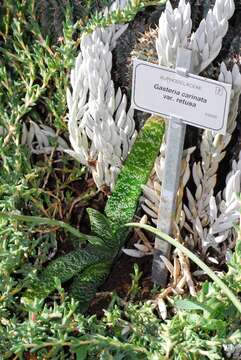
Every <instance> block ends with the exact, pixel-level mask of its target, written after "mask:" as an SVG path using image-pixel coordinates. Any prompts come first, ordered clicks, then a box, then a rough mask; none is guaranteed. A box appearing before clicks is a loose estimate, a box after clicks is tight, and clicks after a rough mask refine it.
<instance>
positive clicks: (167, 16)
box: [156, 0, 235, 74]
mask: <svg viewBox="0 0 241 360" xmlns="http://www.w3.org/2000/svg"><path fill="white" fill-rule="evenodd" d="M234 9H235V6H234V2H233V0H216V2H215V6H214V9H213V10H211V9H210V10H209V12H208V14H207V16H206V19H203V20H202V21H201V23H200V25H199V27H198V29H197V30H196V31H195V32H194V33H192V34H191V29H192V21H191V8H190V4H189V3H186V1H185V0H180V2H179V5H178V8H176V9H173V8H172V6H171V4H170V2H169V1H167V4H166V10H165V11H164V12H163V13H162V15H161V17H160V20H159V32H158V39H157V41H156V49H157V53H158V58H159V63H160V65H165V66H170V67H174V66H175V63H176V56H177V49H178V47H184V48H187V49H191V50H192V52H193V61H192V65H193V69H192V72H193V73H196V74H198V73H200V72H201V71H203V70H204V69H205V68H206V67H207V66H208V65H209V64H210V63H211V62H212V61H213V60H214V59H215V58H216V56H217V55H218V53H219V51H220V50H221V46H222V39H223V37H224V36H225V34H226V32H227V29H228V20H229V19H230V18H231V17H232V15H233V13H234Z"/></svg>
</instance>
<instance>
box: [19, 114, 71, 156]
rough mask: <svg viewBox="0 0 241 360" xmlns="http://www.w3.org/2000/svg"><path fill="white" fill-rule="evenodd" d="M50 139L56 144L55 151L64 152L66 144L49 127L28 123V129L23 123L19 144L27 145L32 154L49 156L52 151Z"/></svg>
mask: <svg viewBox="0 0 241 360" xmlns="http://www.w3.org/2000/svg"><path fill="white" fill-rule="evenodd" d="M51 139H52V140H55V141H56V143H57V144H58V145H57V147H56V150H59V151H66V150H67V149H68V148H69V146H68V144H67V142H66V141H65V140H64V139H63V138H62V137H60V136H58V135H57V134H56V132H55V131H54V130H53V129H52V128H51V127H49V126H46V125H43V124H41V125H38V124H36V123H35V122H34V121H32V120H31V121H30V126H29V129H28V128H27V126H26V125H25V124H24V123H23V128H22V139H21V144H22V145H27V146H28V147H29V149H30V151H31V153H33V154H50V153H51V152H52V150H53V146H52V144H51Z"/></svg>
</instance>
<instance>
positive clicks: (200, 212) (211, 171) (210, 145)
mask: <svg viewBox="0 0 241 360" xmlns="http://www.w3.org/2000/svg"><path fill="white" fill-rule="evenodd" d="M219 80H220V81H223V82H226V83H229V84H231V85H232V96H231V103H230V110H229V116H228V127H227V133H226V135H220V134H214V133H212V132H211V131H209V130H205V131H204V132H203V136H202V142H201V145H200V153H201V161H200V162H198V163H194V165H193V168H192V176H193V180H194V183H195V186H196V190H195V193H193V194H192V193H191V191H190V190H189V189H187V198H188V207H186V206H184V210H185V214H186V218H187V220H188V221H189V222H190V223H191V226H192V231H191V232H192V233H193V237H194V242H195V243H196V242H199V240H201V247H202V248H203V250H204V251H206V250H207V249H208V247H209V246H216V245H217V242H221V240H222V241H224V240H225V239H226V238H227V236H226V234H225V233H224V232H225V228H223V234H222V235H220V236H221V237H220V238H219V239H218V241H215V239H214V238H213V236H211V235H212V233H213V231H214V230H213V229H215V227H214V228H213V225H212V224H213V221H214V219H216V217H217V213H218V211H217V209H216V208H215V206H216V205H215V202H214V197H213V194H214V188H215V185H216V177H217V175H216V174H217V171H218V168H219V164H220V162H221V161H222V159H223V158H224V157H225V154H226V151H225V148H226V147H227V145H228V143H229V142H230V139H231V135H232V133H233V131H234V129H235V127H236V117H237V113H238V104H239V97H240V94H241V74H240V72H239V68H238V66H237V65H236V64H235V65H234V66H233V69H232V72H231V71H228V70H227V68H226V66H225V64H224V63H222V64H221V68H220V75H219ZM233 166H234V165H233ZM229 176H231V175H229ZM238 177H239V175H238V173H237V174H236V175H234V174H233V177H232V181H234V179H236V181H237V178H238ZM232 181H231V182H230V183H229V186H228V185H227V186H228V189H230V187H232V184H233V183H232ZM230 184H231V185H230ZM228 194H230V191H228ZM227 201H228V200H227ZM232 204H233V203H232ZM228 208H229V206H228ZM214 215H215V216H214ZM235 216H236V215H235ZM229 220H230V221H229V222H228V224H227V223H226V227H228V228H229V226H230V224H232V223H233V219H232V218H231V217H230V219H229ZM220 221H221V218H220V219H219V222H220ZM225 222H226V220H225ZM186 225H187V224H186ZM187 226H188V225H187ZM210 226H211V227H212V228H210ZM219 230H220V231H221V228H219Z"/></svg>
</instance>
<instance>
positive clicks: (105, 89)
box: [67, 28, 136, 189]
mask: <svg viewBox="0 0 241 360" xmlns="http://www.w3.org/2000/svg"><path fill="white" fill-rule="evenodd" d="M113 33H114V30H113V28H108V29H96V30H95V31H94V32H93V33H92V34H91V35H86V36H84V37H83V39H82V41H81V52H80V54H79V55H78V57H77V59H76V62H75V67H74V69H73V70H72V71H71V87H72V92H71V91H70V90H68V91H67V102H68V109H69V114H68V128H69V133H70V142H71V145H72V147H73V150H71V151H68V153H69V154H71V155H72V156H74V157H75V158H76V159H77V160H78V161H80V162H81V163H82V164H85V165H87V166H89V167H90V169H91V171H92V175H93V178H94V180H95V182H96V185H97V187H98V188H100V187H102V186H104V185H107V186H108V187H110V188H111V189H112V188H113V186H114V184H115V180H116V177H117V175H118V173H119V171H120V168H121V166H122V163H123V161H124V160H125V159H126V157H127V155H128V153H129V151H130V148H131V146H132V144H133V141H134V139H135V136H136V132H135V123H134V119H133V110H132V109H129V110H128V111H127V99H126V96H125V95H122V93H121V90H120V89H118V90H117V92H116V93H115V90H114V84H113V81H112V80H111V68H112V54H111V50H110V44H111V39H112V36H113Z"/></svg>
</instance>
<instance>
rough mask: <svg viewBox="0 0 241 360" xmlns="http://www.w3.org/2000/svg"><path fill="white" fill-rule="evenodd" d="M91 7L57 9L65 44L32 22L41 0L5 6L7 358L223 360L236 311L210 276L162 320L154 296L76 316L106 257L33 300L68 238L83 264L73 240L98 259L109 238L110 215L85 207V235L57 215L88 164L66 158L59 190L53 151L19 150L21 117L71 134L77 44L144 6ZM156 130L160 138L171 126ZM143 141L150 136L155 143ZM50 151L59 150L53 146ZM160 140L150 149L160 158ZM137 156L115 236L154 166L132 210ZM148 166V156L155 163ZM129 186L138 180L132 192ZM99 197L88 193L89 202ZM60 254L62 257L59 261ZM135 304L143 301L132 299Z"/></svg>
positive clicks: (236, 337)
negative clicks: (114, 10) (104, 10)
mask: <svg viewBox="0 0 241 360" xmlns="http://www.w3.org/2000/svg"><path fill="white" fill-rule="evenodd" d="M56 3H57V1H56ZM76 3H77V2H76ZM88 4H89V5H90V6H89V8H88V12H89V13H88V14H87V15H88V17H87V18H86V19H84V23H83V22H77V23H74V21H73V17H75V16H76V15H75V13H73V12H72V11H71V9H72V7H71V6H67V7H66V12H65V13H64V14H61V16H62V17H63V19H64V22H63V32H62V36H61V39H56V37H55V38H51V37H49V38H46V37H45V36H44V31H43V29H41V26H43V24H42V25H41V22H40V25H39V23H38V21H37V20H38V19H37V18H36V7H35V6H36V3H35V2H34V1H32V0H31V1H25V0H21V1H17V0H4V1H2V4H1V6H2V9H1V10H2V12H1V15H0V16H1V19H0V44H1V47H0V51H1V57H0V134H1V137H0V210H1V212H2V213H3V214H4V216H1V217H0V358H2V359H40V360H41V359H43V360H45V359H56V360H57V359H72V358H73V359H74V358H76V359H78V360H85V359H102V360H104V359H127V360H128V359H131V360H132V359H152V360H155V359H166V358H170V359H175V360H179V359H181V360H182V359H183V360H184V359H206V358H207V359H211V360H216V359H223V358H224V352H223V346H224V345H225V344H227V345H230V344H234V345H235V344H238V343H240V342H241V334H240V314H239V313H238V312H237V311H236V308H235V307H234V306H233V304H232V303H231V302H230V301H229V300H228V298H226V297H225V296H223V294H222V293H221V292H220V290H219V288H218V287H217V286H216V285H215V284H213V283H210V282H206V283H204V284H203V287H202V289H201V290H200V292H199V294H198V296H197V298H196V299H195V303H196V305H195V303H194V302H193V300H191V299H190V302H186V303H183V302H181V301H179V300H180V299H178V298H177V299H173V300H170V304H169V306H170V310H171V313H172V314H173V316H172V317H169V319H168V320H166V321H165V322H163V321H161V320H160V319H159V317H158V314H157V313H156V312H155V310H154V309H153V306H152V304H151V303H149V302H145V303H138V302H136V303H135V302H134V301H133V302H132V301H127V302H126V303H124V302H123V300H122V299H120V298H119V297H118V296H117V295H113V298H112V301H111V303H110V305H109V308H108V309H107V310H106V311H105V314H104V316H103V317H102V318H101V319H99V318H97V317H96V316H95V315H88V314H85V315H83V314H81V313H80V311H79V309H80V302H78V301H76V300H75V299H74V298H73V296H72V295H71V294H72V293H73V291H71V288H72V290H73V289H77V290H78V287H77V285H76V284H78V285H79V284H80V282H81V284H82V293H81V294H79V293H78V297H79V296H80V295H81V296H83V293H84V294H85V295H88V294H87V291H88V292H89V294H90V297H92V296H93V293H94V292H95V290H96V288H97V286H98V284H99V283H100V282H102V281H103V278H105V276H106V274H107V273H108V272H109V268H110V264H111V263H112V261H113V256H111V261H109V257H108V261H107V262H106V263H105V262H99V261H97V262H96V263H95V262H94V263H93V264H92V265H91V266H90V267H89V268H88V269H87V270H86V271H83V272H79V270H80V269H79V268H78V269H77V271H76V272H74V273H73V274H72V275H77V276H75V277H74V278H73V283H72V284H69V285H70V286H69V292H68V291H67V290H66V289H64V288H63V287H62V284H61V281H60V280H61V272H60V271H58V272H57V273H56V274H54V275H56V276H53V277H52V278H51V281H52V285H53V286H52V285H51V290H52V289H53V290H54V289H55V290H56V291H55V293H54V294H53V295H52V296H49V297H48V298H47V300H46V299H45V296H46V294H44V295H42V296H41V293H40V292H39V291H38V293H37V294H36V296H33V297H32V298H28V297H26V289H32V284H39V274H41V275H40V276H43V278H42V281H43V285H46V282H47V280H50V279H49V274H48V271H49V270H48V269H51V266H54V264H55V262H54V261H55V260H52V257H53V256H56V257H57V255H56V253H58V250H59V249H58V245H59V243H60V242H61V239H62V238H65V239H69V238H71V239H72V240H74V243H73V247H75V250H73V251H74V253H75V254H79V256H80V258H81V259H83V252H84V251H86V250H81V251H80V249H79V248H77V247H76V243H80V242H81V241H83V242H89V243H93V244H92V245H91V246H93V249H94V251H93V255H95V256H96V257H97V258H98V260H99V257H98V254H97V247H98V246H99V248H100V251H101V252H102V254H103V252H104V254H106V252H105V251H103V245H104V244H103V242H101V246H100V244H99V245H98V244H97V243H98V239H99V238H100V237H98V236H96V235H99V234H98V232H100V231H101V232H102V237H103V228H104V222H105V221H106V219H105V218H103V215H99V213H96V212H94V211H93V210H90V211H89V214H90V217H91V218H92V226H93V228H92V230H93V232H94V233H96V234H95V235H93V236H92V237H91V236H85V235H81V234H80V233H79V232H78V233H77V231H78V230H77V229H76V228H74V227H72V226H71V225H70V224H69V223H68V218H67V215H66V214H64V215H63V217H62V218H61V216H60V213H59V212H58V211H57V210H56V209H58V207H57V205H56V204H58V203H59V202H60V201H61V199H62V198H63V196H64V197H66V199H67V200H68V201H69V202H71V201H73V199H74V196H75V193H73V192H71V190H70V189H69V184H71V183H72V182H75V181H81V179H83V177H84V176H85V169H84V168H83V167H80V166H79V164H77V163H74V162H73V160H71V161H70V160H69V158H68V156H67V155H64V154H63V155H62V159H61V160H62V162H63V173H64V177H55V181H54V187H55V188H54V190H53V189H52V190H51V187H49V188H48V186H46V183H47V180H48V179H49V178H51V176H52V173H53V171H54V170H53V158H52V159H51V155H50V156H49V157H47V156H36V155H34V156H31V154H30V151H29V149H28V148H27V147H26V145H22V128H23V124H25V125H26V126H27V127H29V124H30V123H31V121H34V122H36V123H37V124H42V123H44V124H45V125H50V126H51V127H53V128H54V129H55V130H56V131H57V132H58V134H59V135H63V136H64V135H65V132H66V129H67V126H66V121H65V114H66V88H67V86H68V81H69V80H68V74H69V70H70V68H71V67H72V66H73V61H74V58H75V56H76V53H77V49H78V45H79V40H78V39H79V37H78V36H79V34H81V32H83V31H86V30H88V31H89V30H90V29H92V28H93V27H94V26H96V24H99V23H101V24H104V25H105V24H109V23H110V22H112V21H113V22H117V21H119V19H122V20H125V19H126V20H128V21H129V20H130V19H132V18H133V16H134V15H135V13H136V12H137V11H138V9H140V8H141V7H142V5H143V4H140V7H134V8H129V9H128V10H127V11H126V12H123V13H121V14H114V15H113V16H112V17H109V18H107V19H106V18H103V17H101V16H100V15H98V14H96V13H95V14H94V15H93V17H91V16H92V15H91V12H92V11H93V9H92V4H93V2H88ZM50 16H51V13H50ZM85 16H86V15H85ZM56 40H57V43H56ZM157 128H158V131H157V133H158V139H159V141H160V135H162V132H163V131H162V129H163V127H159V126H157ZM149 131H151V130H150V129H149ZM146 141H147V143H148V139H146ZM53 146H57V144H55V141H53ZM158 146H159V144H158ZM158 146H157V144H153V149H152V150H153V153H154V152H155V151H157V150H158ZM134 155H135V154H134ZM134 155H132V156H133V157H134ZM132 159H133V158H131V157H130V158H129V165H128V163H127V167H124V168H123V172H122V173H121V177H120V180H119V182H118V183H117V187H116V192H115V193H114V196H113V197H112V198H110V200H109V202H108V203H107V207H106V215H107V216H108V218H109V219H110V221H111V222H112V223H113V224H114V225H115V226H114V230H113V231H117V229H118V231H119V230H120V225H123V224H124V223H125V222H127V221H130V219H131V218H132V217H133V212H134V210H135V207H136V201H137V198H138V196H139V193H140V185H141V183H142V182H144V180H145V179H146V177H147V175H148V172H149V171H150V169H148V171H146V170H145V171H144V172H143V173H142V177H140V179H139V180H140V182H139V183H138V182H136V180H137V179H136V178H135V176H134V177H133V179H132V180H131V179H130V184H129V185H130V186H129V187H128V191H129V192H127V193H126V196H128V197H130V203H129V204H128V207H127V208H126V210H128V211H126V213H125V212H124V210H125V209H123V208H121V206H122V205H121V204H123V203H122V202H121V201H119V200H120V199H119V193H120V192H123V191H127V189H123V183H124V182H125V181H126V179H127V178H128V176H129V175H128V174H130V172H129V171H128V167H129V166H131V171H133V166H135V165H136V164H135V162H134V163H133V160H132ZM147 160H148V159H147ZM141 161H142V160H141ZM151 162H152V160H150V159H149V164H151ZM141 164H142V163H141ZM141 164H139V168H140V165H141ZM150 168H151V166H150ZM134 175H136V173H135V174H134ZM131 182H134V185H135V186H134V187H133V186H132V185H133V184H131ZM92 193H93V194H95V193H96V191H95V189H91V194H92ZM91 194H89V193H87V194H85V195H84V196H86V197H87V198H88V197H89V196H92V195H91ZM131 196H132V198H131ZM116 204H117V205H118V206H116ZM120 215H121V216H122V217H120ZM21 216H22V218H21ZM24 216H25V218H24ZM29 216H31V219H32V220H31V221H30V222H29V221H28V220H29ZM99 216H102V221H101V222H100V224H101V230H100V229H99V230H98V226H100V225H98V221H97V220H98V217H99ZM94 221H96V222H94ZM108 231H109V230H108V227H107V228H106V232H105V237H106V239H107V238H108V240H110V238H111V239H112V233H108ZM122 231H123V232H124V233H125V232H126V230H124V229H123V230H122ZM122 236H123V239H124V238H125V236H124V235H123V234H122V233H120V234H119V236H118V237H117V238H116V239H117V240H118V242H119V244H118V249H117V252H118V250H119V245H121V243H122V240H123V239H121V238H122ZM108 245H110V243H108ZM104 250H105V249H104ZM72 255H73V253H72V252H69V253H68V254H67V255H65V256H66V259H67V258H68V257H69V258H70V259H69V263H70V268H69V271H73V261H72V259H71V256H72ZM111 255H113V254H111ZM104 256H106V255H104ZM56 261H57V262H58V261H59V260H58V257H57V260H56ZM86 261H87V260H86ZM48 264H49V267H48ZM51 264H53V265H51ZM43 269H44V270H43ZM45 273H46V274H45ZM44 274H45V276H44ZM92 274H94V276H95V281H94V282H93V276H92ZM240 274H241V245H240V242H238V243H237V246H236V250H235V252H234V254H233V257H232V260H231V261H230V263H229V271H228V273H227V274H226V275H224V276H223V280H224V281H225V283H226V285H227V286H229V288H230V289H231V290H232V291H233V292H234V293H235V295H236V296H240V292H241V285H240V284H241V281H240V280H241V278H240V276H241V275H240ZM97 275H98V276H97ZM50 277H51V274H50ZM137 288H138V287H137ZM135 289H136V288H135ZM77 292H78V291H77ZM75 297H76V294H75ZM90 297H89V298H90ZM86 298H88V296H86ZM80 299H81V297H80ZM132 299H133V300H134V299H135V296H134V295H133V297H132ZM190 304H194V305H190Z"/></svg>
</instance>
